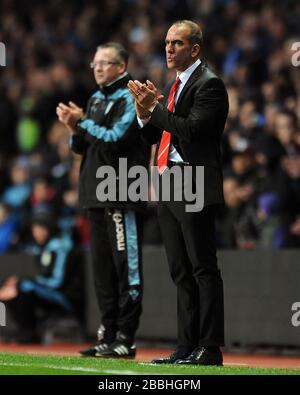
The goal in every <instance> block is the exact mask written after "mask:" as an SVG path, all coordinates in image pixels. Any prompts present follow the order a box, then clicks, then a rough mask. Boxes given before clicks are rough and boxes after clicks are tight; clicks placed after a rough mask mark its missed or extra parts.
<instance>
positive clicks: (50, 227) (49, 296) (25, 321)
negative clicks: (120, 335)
mask: <svg viewBox="0 0 300 395" xmlns="http://www.w3.org/2000/svg"><path fill="white" fill-rule="evenodd" d="M55 228H56V226H55V223H54V222H53V220H52V218H51V216H49V215H45V214H39V215H36V216H35V217H34V218H33V220H32V226H31V231H32V243H31V244H29V245H28V246H27V249H26V251H27V253H30V254H32V255H34V256H35V257H36V264H37V275H36V276H35V277H33V278H18V277H17V276H11V277H9V278H8V279H6V281H5V282H4V284H3V285H2V287H1V288H0V300H1V301H4V302H5V305H6V307H7V308H8V310H9V312H10V313H11V315H12V316H13V318H14V321H15V322H16V325H17V332H16V334H15V340H17V341H19V342H34V341H39V340H40V339H41V336H42V333H41V323H42V322H43V320H44V319H46V318H49V316H52V317H53V316H54V317H56V319H58V317H61V316H65V315H69V316H72V317H74V318H76V319H77V320H80V321H82V318H83V307H84V305H83V302H84V293H83V281H82V276H83V272H82V269H83V266H82V256H81V254H80V252H79V251H77V250H76V249H75V248H74V246H73V243H72V241H71V239H69V238H66V237H60V236H59V235H58V234H57V233H56V229H55Z"/></svg>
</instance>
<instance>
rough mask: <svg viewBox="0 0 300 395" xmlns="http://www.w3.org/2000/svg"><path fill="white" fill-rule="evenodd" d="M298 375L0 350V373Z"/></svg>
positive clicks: (280, 371)
mask: <svg viewBox="0 0 300 395" xmlns="http://www.w3.org/2000/svg"><path fill="white" fill-rule="evenodd" d="M19 374H22V375H57V374H59V375H127V376H128V375H157V374H174V375H299V374H300V370H292V369H266V368H250V367H235V366H234V367H231V366H224V367H213V366H207V367H206V366H202V367H200V366H175V365H161V366H159V365H151V364H150V363H143V362H136V361H132V360H124V359H118V360H116V359H104V358H83V357H80V356H79V357H68V356H54V355H33V354H19V353H17V354H16V353H4V352H3V353H0V375H19Z"/></svg>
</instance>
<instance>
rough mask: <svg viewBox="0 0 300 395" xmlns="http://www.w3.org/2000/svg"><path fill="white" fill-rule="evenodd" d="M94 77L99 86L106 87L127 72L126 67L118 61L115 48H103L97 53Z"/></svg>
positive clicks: (94, 61) (94, 62)
mask: <svg viewBox="0 0 300 395" xmlns="http://www.w3.org/2000/svg"><path fill="white" fill-rule="evenodd" d="M93 64H94V68H93V70H94V77H95V80H96V82H97V84H98V85H100V86H105V85H107V84H109V83H111V82H113V81H114V80H116V79H117V78H118V77H119V76H120V75H121V74H123V73H124V72H125V70H126V65H125V63H124V62H121V61H120V60H119V59H118V56H117V53H116V50H115V49H114V48H101V49H98V50H97V52H96V53H95V56H94V60H93Z"/></svg>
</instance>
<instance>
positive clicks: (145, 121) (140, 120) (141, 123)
mask: <svg viewBox="0 0 300 395" xmlns="http://www.w3.org/2000/svg"><path fill="white" fill-rule="evenodd" d="M150 118H151V117H148V118H143V119H141V118H139V117H138V116H137V121H138V124H139V127H140V129H143V127H144V126H146V125H147V123H148V122H149V121H150Z"/></svg>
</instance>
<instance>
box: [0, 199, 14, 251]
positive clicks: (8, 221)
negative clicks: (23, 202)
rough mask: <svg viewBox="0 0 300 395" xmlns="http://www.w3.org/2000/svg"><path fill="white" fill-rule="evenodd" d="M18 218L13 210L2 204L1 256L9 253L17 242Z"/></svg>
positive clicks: (0, 207)
mask: <svg viewBox="0 0 300 395" xmlns="http://www.w3.org/2000/svg"><path fill="white" fill-rule="evenodd" d="M16 231H17V218H16V216H15V215H14V214H13V213H12V212H11V209H10V208H9V207H8V206H7V205H5V204H4V203H0V254H4V253H5V252H7V251H9V250H10V248H11V247H12V246H15V244H16V241H17V232H16Z"/></svg>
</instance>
